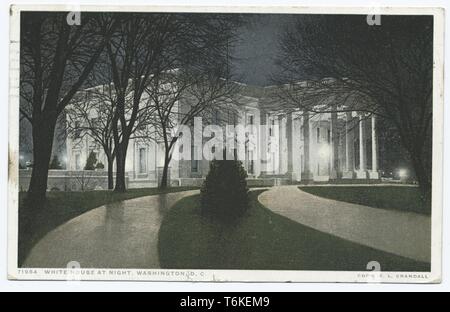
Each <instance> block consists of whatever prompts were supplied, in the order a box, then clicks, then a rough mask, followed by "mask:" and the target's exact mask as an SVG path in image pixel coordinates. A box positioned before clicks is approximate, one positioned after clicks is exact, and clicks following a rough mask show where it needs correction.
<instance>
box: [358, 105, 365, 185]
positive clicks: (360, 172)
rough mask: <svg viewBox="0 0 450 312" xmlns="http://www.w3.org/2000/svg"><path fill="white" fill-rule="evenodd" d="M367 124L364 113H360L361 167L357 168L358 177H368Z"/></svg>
mask: <svg viewBox="0 0 450 312" xmlns="http://www.w3.org/2000/svg"><path fill="white" fill-rule="evenodd" d="M364 126H365V124H364V115H363V114H362V113H361V114H359V169H358V170H357V172H356V174H357V178H358V179H367V170H366V169H367V168H366V144H365V127H364Z"/></svg>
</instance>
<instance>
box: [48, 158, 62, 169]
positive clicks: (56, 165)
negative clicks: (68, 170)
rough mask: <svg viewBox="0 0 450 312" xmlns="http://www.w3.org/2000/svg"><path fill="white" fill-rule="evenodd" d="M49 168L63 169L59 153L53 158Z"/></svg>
mask: <svg viewBox="0 0 450 312" xmlns="http://www.w3.org/2000/svg"><path fill="white" fill-rule="evenodd" d="M49 169H52V170H61V169H62V166H61V163H60V161H59V158H58V156H57V155H55V156H53V159H52V161H51V162H50V165H49Z"/></svg>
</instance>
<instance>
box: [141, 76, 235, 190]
mask: <svg viewBox="0 0 450 312" xmlns="http://www.w3.org/2000/svg"><path fill="white" fill-rule="evenodd" d="M224 75H225V73H224V72H223V71H220V70H219V71H218V72H209V71H208V72H205V73H197V74H193V73H192V72H184V71H183V70H176V71H174V72H171V73H167V74H165V75H162V76H160V77H159V78H158V79H153V80H152V82H151V83H150V84H149V86H148V87H147V90H148V94H149V95H150V98H151V101H152V104H153V105H154V107H155V116H154V118H153V120H154V123H155V129H158V138H161V140H162V141H163V143H164V166H163V172H162V177H161V180H160V185H159V187H160V188H162V189H164V188H167V186H168V170H169V165H170V162H171V161H172V156H173V152H174V147H175V145H176V143H177V141H178V139H179V136H180V134H181V133H180V132H176V131H174V130H176V129H177V128H181V126H190V125H191V124H192V122H193V120H194V118H195V117H204V118H206V120H210V119H211V116H212V115H214V114H215V112H217V111H231V110H232V109H233V108H232V106H233V103H234V102H235V101H234V98H233V97H234V95H235V93H236V92H237V89H238V88H237V85H236V84H233V83H230V82H228V80H227V79H225V78H223V77H224Z"/></svg>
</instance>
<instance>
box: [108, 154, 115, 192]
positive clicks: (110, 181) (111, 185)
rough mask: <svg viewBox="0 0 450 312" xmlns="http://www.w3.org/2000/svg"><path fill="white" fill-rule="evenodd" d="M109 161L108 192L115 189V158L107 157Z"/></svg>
mask: <svg viewBox="0 0 450 312" xmlns="http://www.w3.org/2000/svg"><path fill="white" fill-rule="evenodd" d="M107 161H108V190H112V189H114V172H113V170H114V158H113V157H112V156H110V155H107Z"/></svg>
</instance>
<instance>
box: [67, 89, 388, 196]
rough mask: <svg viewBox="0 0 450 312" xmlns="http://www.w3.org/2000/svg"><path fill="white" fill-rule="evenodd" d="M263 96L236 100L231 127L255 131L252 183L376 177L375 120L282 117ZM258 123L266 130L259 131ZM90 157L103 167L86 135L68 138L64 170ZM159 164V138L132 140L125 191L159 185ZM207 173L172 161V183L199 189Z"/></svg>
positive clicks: (200, 166)
mask: <svg viewBox="0 0 450 312" xmlns="http://www.w3.org/2000/svg"><path fill="white" fill-rule="evenodd" d="M263 89H264V88H260V91H261V90H263ZM255 90H256V92H255ZM264 94H265V92H258V89H257V88H254V87H252V92H245V93H243V94H242V95H241V96H240V101H239V103H240V104H239V105H238V106H237V107H235V109H236V111H237V114H236V115H235V116H236V117H234V120H233V123H235V124H239V125H242V126H244V127H247V126H250V128H251V129H255V130H251V131H255V133H249V134H248V135H254V136H256V144H252V146H250V145H249V144H247V143H246V145H245V160H242V163H243V165H244V167H245V169H246V171H247V173H248V177H249V178H248V180H249V184H250V185H255V186H256V185H261V186H270V185H276V184H280V183H285V184H289V183H313V182H333V181H337V180H340V181H345V180H347V181H350V180H359V181H366V180H374V181H375V180H379V179H380V174H379V168H378V146H377V130H376V129H377V127H376V117H375V116H373V115H372V116H367V115H365V114H364V113H361V112H357V111H353V112H346V113H336V112H334V113H322V114H317V113H316V114H312V113H309V112H303V111H300V110H293V111H290V112H287V113H286V112H283V113H281V112H279V111H272V110H270V109H267V108H266V107H267V106H266V105H264V101H265V98H264ZM177 105H178V107H177V110H178V111H182V110H183V105H187V104H186V102H184V101H179V102H178V104H177ZM219 113H220V112H218V114H219ZM228 121H229V122H231V120H228ZM259 125H266V126H267V127H265V128H258V127H257V126H259ZM224 133H225V129H224ZM191 152H192V154H193V155H194V154H196V153H197V152H198V151H197V150H196V147H195V146H192V147H191ZM91 153H95V154H96V157H97V159H98V161H99V162H102V163H103V164H105V167H106V162H107V159H106V156H105V153H104V152H103V150H102V148H101V147H100V146H99V145H98V144H96V143H95V142H94V141H93V140H92V139H91V138H90V137H89V136H83V137H82V138H77V137H74V136H68V138H67V170H70V171H80V170H83V168H84V165H85V163H86V160H87V158H88V156H89V154H91ZM163 165H164V144H163V142H162V140H161V139H159V138H157V137H151V138H148V139H145V138H144V139H142V138H140V139H131V140H130V144H129V146H128V151H127V161H126V173H127V184H128V187H129V188H140V187H154V186H157V184H158V179H159V177H160V176H161V172H162V167H163ZM208 171H209V161H208V160H205V159H201V160H195V159H190V160H180V161H177V160H175V159H173V160H172V161H171V163H170V173H169V176H170V183H171V185H178V186H192V185H194V186H200V185H201V184H202V183H203V179H204V178H205V176H206V175H207V173H208Z"/></svg>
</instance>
